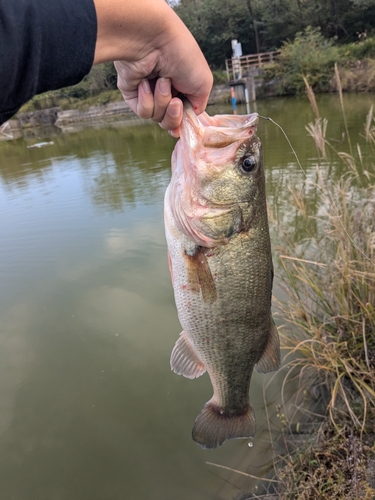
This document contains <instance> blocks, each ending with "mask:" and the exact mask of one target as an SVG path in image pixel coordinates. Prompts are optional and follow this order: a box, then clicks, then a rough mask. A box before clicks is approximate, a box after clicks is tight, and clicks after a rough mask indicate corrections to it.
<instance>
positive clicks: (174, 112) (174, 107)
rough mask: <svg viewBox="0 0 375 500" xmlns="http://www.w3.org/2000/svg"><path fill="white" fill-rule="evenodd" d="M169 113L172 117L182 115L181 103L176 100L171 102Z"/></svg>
mask: <svg viewBox="0 0 375 500" xmlns="http://www.w3.org/2000/svg"><path fill="white" fill-rule="evenodd" d="M168 114H169V116H171V117H172V118H177V117H178V116H180V105H179V103H178V102H175V103H172V102H171V103H170V104H169V107H168Z"/></svg>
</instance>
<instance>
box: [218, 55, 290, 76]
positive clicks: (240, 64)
mask: <svg viewBox="0 0 375 500" xmlns="http://www.w3.org/2000/svg"><path fill="white" fill-rule="evenodd" d="M279 54H280V52H279V51H277V50H274V51H273V52H262V53H260V54H248V55H247V56H241V57H234V58H232V59H227V60H226V61H225V67H226V70H227V78H228V81H231V80H239V79H241V78H242V76H243V74H244V73H246V72H247V71H249V70H250V69H251V68H253V67H255V66H262V64H264V63H269V62H272V61H274V60H275V58H276V57H277V56H278V55H279Z"/></svg>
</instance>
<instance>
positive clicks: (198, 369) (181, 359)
mask: <svg viewBox="0 0 375 500" xmlns="http://www.w3.org/2000/svg"><path fill="white" fill-rule="evenodd" d="M171 369H172V370H173V371H174V372H175V373H177V375H183V376H184V377H186V378H198V377H200V376H201V375H203V373H204V372H205V371H206V367H205V366H204V364H203V363H202V362H201V361H200V359H199V358H198V356H197V355H196V354H195V352H194V349H193V347H192V346H191V345H190V343H189V341H188V340H187V338H186V334H185V332H181V334H180V338H179V339H178V340H177V342H176V344H175V346H174V348H173V350H172V354H171Z"/></svg>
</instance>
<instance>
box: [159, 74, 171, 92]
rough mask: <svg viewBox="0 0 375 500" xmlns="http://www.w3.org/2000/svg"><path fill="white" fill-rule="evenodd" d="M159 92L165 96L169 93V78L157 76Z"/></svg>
mask: <svg viewBox="0 0 375 500" xmlns="http://www.w3.org/2000/svg"><path fill="white" fill-rule="evenodd" d="M159 90H160V93H161V94H163V95H165V96H167V95H170V93H171V83H170V79H169V78H159Z"/></svg>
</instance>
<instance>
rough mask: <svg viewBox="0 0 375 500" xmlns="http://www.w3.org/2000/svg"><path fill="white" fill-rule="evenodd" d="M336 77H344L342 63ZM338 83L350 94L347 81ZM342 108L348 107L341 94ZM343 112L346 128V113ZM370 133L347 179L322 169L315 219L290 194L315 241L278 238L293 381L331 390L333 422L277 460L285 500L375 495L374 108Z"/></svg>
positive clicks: (297, 195)
mask: <svg viewBox="0 0 375 500" xmlns="http://www.w3.org/2000/svg"><path fill="white" fill-rule="evenodd" d="M336 76H337V79H338V80H339V72H338V69H337V67H336ZM337 85H338V87H340V88H341V84H340V82H339V81H338V84H337ZM307 90H308V92H309V89H307ZM340 102H341V104H342V106H343V101H342V94H340ZM315 114H316V116H317V119H316V121H315V123H314V124H311V123H310V124H309V125H308V127H307V129H308V131H309V133H310V135H311V136H312V137H313V138H314V140H315V143H316V147H317V150H318V151H319V153H320V157H324V151H325V150H324V149H323V147H322V145H323V146H325V147H329V148H330V149H331V150H333V148H332V146H331V145H330V144H329V142H328V141H327V140H326V139H325V129H324V130H323V128H322V121H321V118H320V117H319V115H318V114H317V113H316V112H315ZM343 116H344V126H345V128H346V130H347V127H346V120H345V114H344V109H343ZM319 127H321V128H320V129H319ZM363 137H365V139H366V141H367V143H368V146H369V149H370V153H368V152H367V153H366V155H363V154H362V151H361V148H360V147H359V146H358V145H357V147H356V148H354V149H352V145H351V141H350V138H349V137H347V140H348V145H349V149H350V153H346V152H336V155H337V157H338V158H339V159H340V160H341V161H342V162H343V163H344V165H345V166H346V169H345V170H346V174H344V175H343V176H342V178H341V179H340V180H339V182H336V183H334V182H332V181H331V180H330V178H329V176H328V175H327V169H326V168H324V169H323V168H321V167H320V166H319V165H318V166H317V175H316V184H315V188H316V190H317V193H318V195H319V203H318V204H319V207H318V210H317V215H312V214H309V213H308V211H307V209H306V207H307V202H306V199H305V197H304V194H303V192H301V191H297V190H293V189H292V190H291V197H290V203H291V204H293V206H294V207H295V210H296V213H298V217H299V218H301V219H302V221H303V222H304V226H305V227H306V228H309V234H308V236H307V238H306V239H305V240H304V241H302V242H299V244H298V246H297V244H296V243H295V242H294V239H293V235H292V234H291V232H290V231H289V230H288V228H284V230H282V228H279V232H278V234H279V236H280V238H282V240H283V243H282V245H281V246H280V248H279V249H278V250H279V251H280V268H281V271H280V274H281V276H280V280H281V282H282V287H283V289H284V291H285V293H286V294H287V296H288V300H287V301H286V302H284V303H281V302H279V303H278V306H279V309H280V312H281V316H282V318H283V325H282V326H281V327H280V328H279V331H280V336H281V339H282V345H283V348H284V350H285V351H286V359H285V361H286V363H287V366H288V372H287V376H286V380H285V382H284V383H286V381H287V380H288V379H290V378H292V377H295V376H296V374H297V376H298V377H299V380H300V392H301V394H302V392H303V391H305V390H306V389H307V388H310V389H311V388H313V389H314V390H315V394H319V392H320V389H321V394H325V395H327V394H328V404H327V409H326V410H327V411H326V418H325V419H324V420H323V424H322V426H321V428H320V432H319V433H318V435H315V436H314V441H312V442H310V443H308V444H307V445H306V447H305V448H304V449H302V450H301V449H297V451H292V450H288V447H287V445H286V447H287V452H288V451H290V453H287V454H286V455H285V457H284V458H283V459H282V462H280V461H279V462H277V463H275V471H276V475H277V477H278V479H279V486H278V494H277V498H279V499H281V500H284V499H285V500H286V499H289V498H299V499H306V500H307V499H326V498H339V499H353V500H356V499H359V498H364V499H373V498H375V490H374V489H372V488H371V487H370V485H369V483H368V477H366V471H367V461H368V457H369V454H370V452H371V446H372V445H373V443H371V441H370V445H368V443H367V441H366V440H368V439H369V438H368V437H366V436H371V439H372V440H373V439H374V430H375V166H374V157H375V120H374V116H373V108H371V109H370V111H369V114H368V115H367V118H366V123H365V126H364V134H363ZM311 219H313V220H314V224H311ZM282 234H283V237H282V236H281V235H282ZM297 249H298V250H297ZM286 442H287V440H286ZM364 443H367V444H364ZM374 451H375V449H374V447H372V453H373V452H374ZM367 475H368V474H367ZM269 498H271V497H269Z"/></svg>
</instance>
